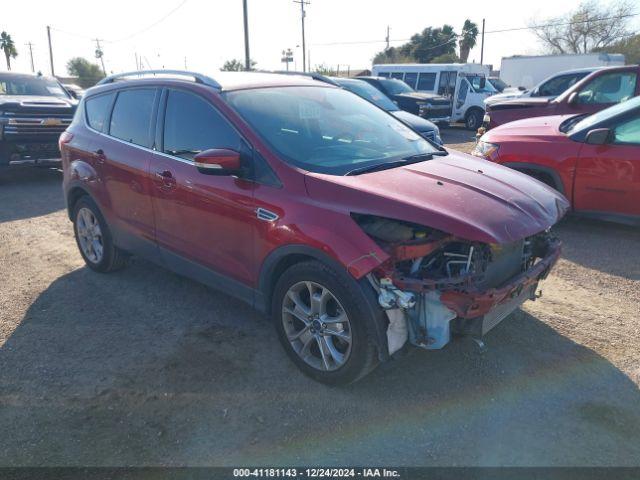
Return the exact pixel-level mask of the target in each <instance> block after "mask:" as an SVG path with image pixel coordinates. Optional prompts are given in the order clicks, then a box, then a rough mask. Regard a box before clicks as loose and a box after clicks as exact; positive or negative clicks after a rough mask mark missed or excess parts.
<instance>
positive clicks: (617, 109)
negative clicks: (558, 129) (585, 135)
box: [567, 97, 640, 133]
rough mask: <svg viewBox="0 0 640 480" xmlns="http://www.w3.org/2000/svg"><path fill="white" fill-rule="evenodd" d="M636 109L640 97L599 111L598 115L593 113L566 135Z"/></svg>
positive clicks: (639, 105)
mask: <svg viewBox="0 0 640 480" xmlns="http://www.w3.org/2000/svg"><path fill="white" fill-rule="evenodd" d="M638 107H640V97H635V98H632V99H631V100H627V101H626V102H622V103H618V104H616V105H614V106H613V107H609V108H606V109H604V110H601V111H599V112H598V113H594V114H593V115H590V116H588V117H587V118H585V119H583V120H581V121H579V122H578V123H576V124H575V125H573V127H572V128H571V129H569V130H567V133H571V132H579V131H580V130H586V129H588V128H590V127H592V126H594V125H597V124H598V123H600V122H604V121H607V120H609V119H610V118H613V117H615V116H618V115H620V114H621V113H625V112H627V111H629V110H633V109H634V108H638Z"/></svg>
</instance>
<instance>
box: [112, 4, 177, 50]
mask: <svg viewBox="0 0 640 480" xmlns="http://www.w3.org/2000/svg"><path fill="white" fill-rule="evenodd" d="M188 1H189V0H182V2H181V3H180V4H179V5H178V6H177V7H175V8H174V9H173V10H171V11H169V12H168V13H167V14H166V15H164V16H163V17H162V18H160V19H159V20H156V21H155V22H153V23H152V24H151V25H149V26H148V27H145V28H143V29H142V30H138V31H137V32H134V33H132V34H131V35H127V36H126V37H123V38H119V39H117V40H105V42H109V43H118V42H124V41H125V40H129V39H131V38H133V37H137V36H138V35H140V34H142V33H144V32H147V31H149V30H151V29H152V28H153V27H155V26H156V25H158V24H160V23H162V22H164V21H165V20H166V19H167V18H169V17H170V16H171V15H173V14H174V13H176V12H177V11H178V10H180V9H181V8H182V7H183V6H184V4H185V3H187V2H188Z"/></svg>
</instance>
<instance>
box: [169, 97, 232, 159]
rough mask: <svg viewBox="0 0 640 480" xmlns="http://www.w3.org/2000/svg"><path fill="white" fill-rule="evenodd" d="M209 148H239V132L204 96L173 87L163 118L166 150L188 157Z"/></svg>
mask: <svg viewBox="0 0 640 480" xmlns="http://www.w3.org/2000/svg"><path fill="white" fill-rule="evenodd" d="M210 148H230V149H232V150H239V148H240V136H239V135H238V134H237V133H236V131H235V130H234V129H233V128H232V127H231V126H229V124H228V123H227V121H226V120H225V119H224V118H223V117H222V115H220V114H219V113H218V111H217V110H216V109H215V108H214V107H213V105H211V104H210V103H209V102H207V101H206V100H205V99H203V98H201V97H198V96H196V95H194V94H192V93H187V92H183V91H180V90H170V91H169V96H168V98H167V107H166V111H165V120H164V145H163V152H164V153H167V154H169V155H173V156H176V157H180V158H183V159H186V160H193V157H194V156H195V155H197V154H198V153H200V152H202V151H204V150H207V149H210Z"/></svg>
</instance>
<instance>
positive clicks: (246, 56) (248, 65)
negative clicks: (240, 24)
mask: <svg viewBox="0 0 640 480" xmlns="http://www.w3.org/2000/svg"><path fill="white" fill-rule="evenodd" d="M242 9H243V13H244V69H245V70H247V71H248V70H251V56H250V55H249V17H248V15H247V0H242Z"/></svg>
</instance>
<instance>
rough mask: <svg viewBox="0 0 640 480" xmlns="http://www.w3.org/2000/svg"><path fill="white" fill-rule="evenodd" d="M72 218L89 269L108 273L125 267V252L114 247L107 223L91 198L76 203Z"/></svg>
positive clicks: (86, 197) (81, 251) (79, 245)
mask: <svg viewBox="0 0 640 480" xmlns="http://www.w3.org/2000/svg"><path fill="white" fill-rule="evenodd" d="M72 218H73V231H74V233H75V237H76V243H77V245H78V249H79V250H80V254H81V255H82V258H83V259H84V262H85V263H86V264H87V266H88V267H89V268H91V269H92V270H95V271H96V272H101V273H107V272H112V271H115V270H119V269H121V268H122V267H124V266H125V263H126V255H125V252H124V251H122V250H120V249H119V248H118V247H116V246H115V245H114V243H113V238H112V236H111V231H110V230H109V226H108V225H107V222H106V221H105V219H104V217H103V216H102V214H101V213H100V209H99V208H98V206H97V205H96V203H95V202H94V201H93V200H92V199H91V198H90V197H89V196H86V195H85V196H83V197H81V198H80V199H79V200H78V201H77V202H76V204H75V205H74V207H73V216H72Z"/></svg>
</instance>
